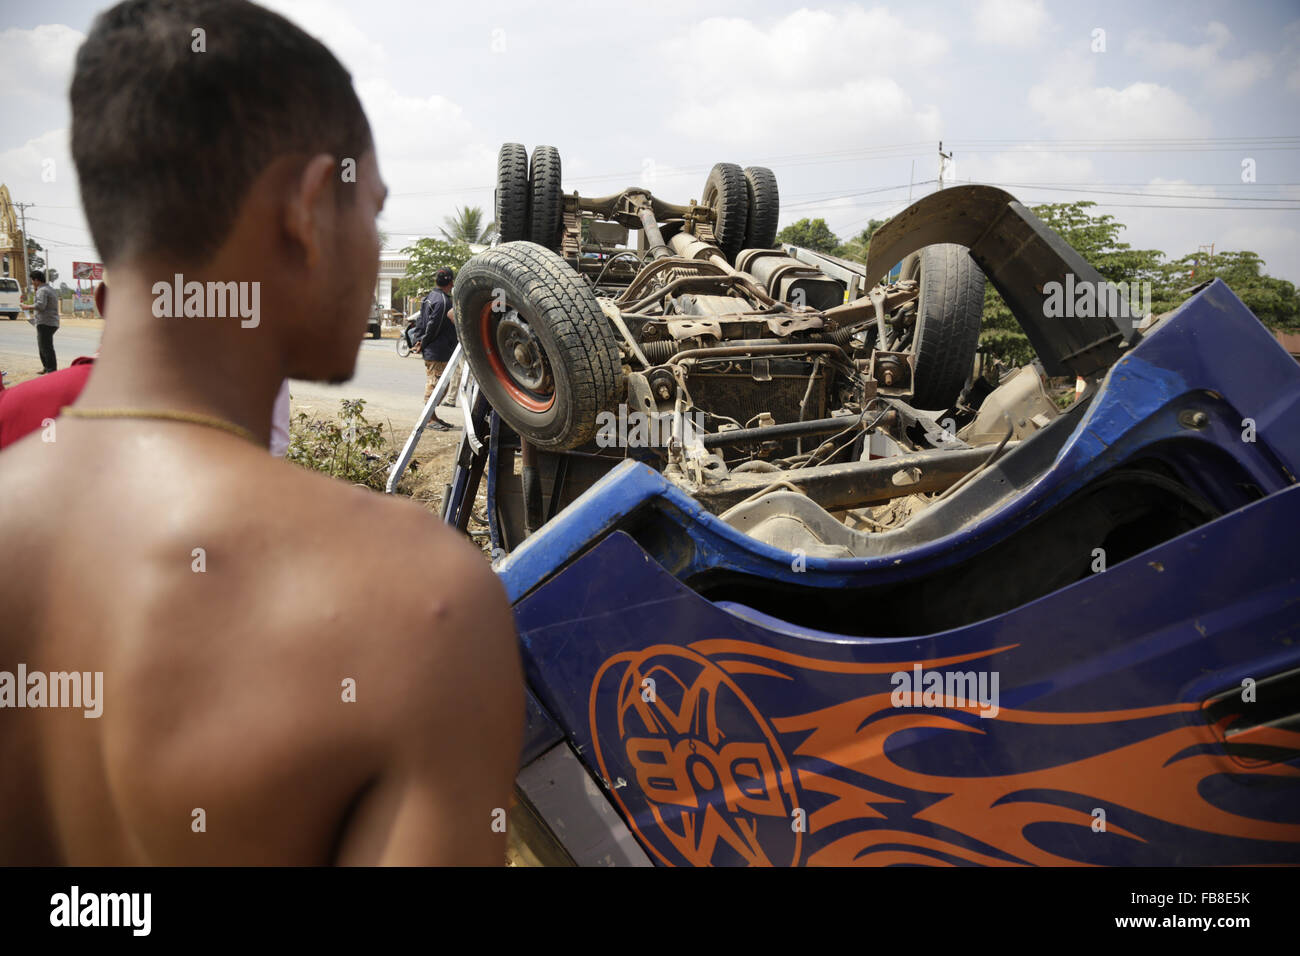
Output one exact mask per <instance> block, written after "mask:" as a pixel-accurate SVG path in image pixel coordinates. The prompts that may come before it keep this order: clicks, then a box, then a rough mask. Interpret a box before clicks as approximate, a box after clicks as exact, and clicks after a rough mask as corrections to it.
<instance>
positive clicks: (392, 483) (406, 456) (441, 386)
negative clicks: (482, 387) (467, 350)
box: [384, 343, 468, 495]
mask: <svg viewBox="0 0 1300 956" xmlns="http://www.w3.org/2000/svg"><path fill="white" fill-rule="evenodd" d="M460 358H461V352H460V344H459V343H457V345H456V351H454V352H452V353H451V358H450V359H449V360H448V361H447V367H446V368H445V369H443V371H442V377H441V378H439V379H438V384H437V385H436V386H435V387H434V389H433V394H432V395H430V396H429V400H428V401H427V402H425V403H424V411H422V412H421V413H420V420H419V421H418V422H416V423H415V427H414V428H412V429H411V434H410V435H408V436H407V438H406V444H405V445H403V446H402V453H401V454H400V455H398V456H397V461H395V462H393V467H392V469H390V470H389V472H388V481H387V482H386V483H385V485H384V493H385V494H389V495H391V494H392V493H393V492H394V491H396V490H397V482H398V480H399V479H400V478H401V477H402V475H403V473H404V472H405V471H406V466H407V465H409V464H410V463H411V456H412V455H414V454H415V446H416V445H418V444H419V443H420V436H421V435H422V434H423V433H424V426H425V425H427V424H429V419H430V418H432V417H433V413H434V411H435V410H436V409H437V408H438V403H439V402H441V401H442V400H443V398H444V397H445V396H446V394H447V390H448V389H449V388H451V383H452V380H453V379H454V378H456V374H455V373H456V372H457V371H459V368H458V366H459V365H460ZM466 421H467V422H468V419H466Z"/></svg>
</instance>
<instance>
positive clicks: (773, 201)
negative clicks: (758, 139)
mask: <svg viewBox="0 0 1300 956" xmlns="http://www.w3.org/2000/svg"><path fill="white" fill-rule="evenodd" d="M745 185H746V186H747V187H748V193H749V197H748V198H749V224H748V225H747V226H746V227H745V244H744V248H745V249H772V248H774V247H775V246H776V231H777V220H778V218H779V217H780V215H781V194H780V192H779V191H778V190H777V188H776V174H775V173H773V172H772V170H770V169H768V168H767V167H766V166H746V167H745Z"/></svg>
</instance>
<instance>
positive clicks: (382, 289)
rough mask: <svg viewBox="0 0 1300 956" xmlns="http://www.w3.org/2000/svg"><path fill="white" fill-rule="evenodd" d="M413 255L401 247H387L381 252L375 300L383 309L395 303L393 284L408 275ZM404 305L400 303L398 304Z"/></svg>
mask: <svg viewBox="0 0 1300 956" xmlns="http://www.w3.org/2000/svg"><path fill="white" fill-rule="evenodd" d="M410 261H411V257H410V256H408V255H407V254H406V253H404V252H402V251H401V250H400V249H385V250H383V251H382V252H380V253H379V278H378V279H376V280H375V301H376V302H378V303H379V307H380V308H381V309H387V308H389V307H390V306H391V305H392V304H393V284H394V283H395V282H397V280H398V279H400V278H402V276H404V275H406V267H407V265H408V264H409V263H410ZM397 307H398V308H399V309H400V308H401V307H402V306H401V305H400V304H399V305H398V306H397Z"/></svg>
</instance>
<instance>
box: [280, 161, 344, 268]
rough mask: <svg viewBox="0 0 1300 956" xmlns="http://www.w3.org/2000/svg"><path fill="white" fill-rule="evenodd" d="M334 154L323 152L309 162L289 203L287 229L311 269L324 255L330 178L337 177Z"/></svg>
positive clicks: (329, 200)
mask: <svg viewBox="0 0 1300 956" xmlns="http://www.w3.org/2000/svg"><path fill="white" fill-rule="evenodd" d="M336 165H337V164H336V163H335V162H334V157H333V156H330V155H329V154H328V153H319V154H317V155H316V156H313V157H312V158H311V159H310V160H308V161H307V165H305V166H304V167H303V168H302V172H301V173H299V175H298V178H297V180H296V181H294V183H293V186H292V189H291V190H290V195H289V202H288V203H287V205H286V206H285V215H284V228H285V232H287V233H288V234H289V236H290V237H291V238H293V239H295V240H296V241H297V242H298V243H299V245H301V246H302V249H303V257H304V259H305V260H306V265H307V268H309V269H312V268H315V267H316V265H317V263H319V262H320V258H321V255H322V252H323V250H322V248H321V246H322V243H323V240H324V233H325V230H326V229H327V228H329V227H330V225H331V224H330V223H328V222H326V221H325V220H326V210H327V206H326V203H329V207H328V208H332V207H333V197H332V196H331V191H330V188H329V187H330V180H331V179H332V178H333V176H334V167H335V166H336Z"/></svg>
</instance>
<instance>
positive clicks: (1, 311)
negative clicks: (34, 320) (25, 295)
mask: <svg viewBox="0 0 1300 956" xmlns="http://www.w3.org/2000/svg"><path fill="white" fill-rule="evenodd" d="M21 295H22V292H21V290H20V289H19V288H18V280H17V279H0V315H2V316H4V317H5V318H6V319H16V318H18V316H20V315H22V312H23V310H22V308H21V306H20V305H19V298H20V296H21Z"/></svg>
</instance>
